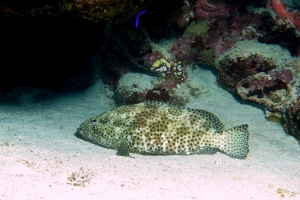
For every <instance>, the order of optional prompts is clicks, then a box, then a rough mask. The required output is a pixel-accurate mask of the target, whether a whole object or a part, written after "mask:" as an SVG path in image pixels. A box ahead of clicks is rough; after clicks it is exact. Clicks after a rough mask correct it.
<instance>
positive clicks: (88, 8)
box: [63, 0, 153, 23]
mask: <svg viewBox="0 0 300 200" xmlns="http://www.w3.org/2000/svg"><path fill="white" fill-rule="evenodd" d="M151 2H153V0H144V1H134V3H133V1H132V0H125V1H124V0H123V1H122V0H103V1H99V0H64V4H63V5H64V7H65V8H66V10H68V11H69V12H73V13H74V15H76V16H78V17H81V18H85V19H88V20H91V21H95V22H97V21H106V22H114V23H120V22H124V21H126V20H128V19H130V18H132V17H134V16H135V15H136V14H137V13H138V12H139V11H141V10H142V9H143V8H145V7H146V6H147V5H148V4H149V3H151Z"/></svg>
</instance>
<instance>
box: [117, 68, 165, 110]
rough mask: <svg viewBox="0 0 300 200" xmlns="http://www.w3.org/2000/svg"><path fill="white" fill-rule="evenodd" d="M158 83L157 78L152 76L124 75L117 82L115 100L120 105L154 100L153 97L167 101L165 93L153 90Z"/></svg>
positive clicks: (139, 74)
mask: <svg viewBox="0 0 300 200" xmlns="http://www.w3.org/2000/svg"><path fill="white" fill-rule="evenodd" d="M158 83H159V80H158V78H157V77H154V76H149V75H146V74H142V73H127V74H124V75H123V76H122V77H121V78H120V80H119V81H118V86H117V89H116V96H117V99H118V101H119V102H120V103H122V104H134V103H139V102H143V101H145V100H155V98H154V96H159V97H160V98H161V99H165V101H167V100H168V99H169V96H168V95H167V94H166V93H164V92H161V91H156V90H155V86H156V85H158ZM152 95H153V96H152ZM151 97H152V98H151Z"/></svg>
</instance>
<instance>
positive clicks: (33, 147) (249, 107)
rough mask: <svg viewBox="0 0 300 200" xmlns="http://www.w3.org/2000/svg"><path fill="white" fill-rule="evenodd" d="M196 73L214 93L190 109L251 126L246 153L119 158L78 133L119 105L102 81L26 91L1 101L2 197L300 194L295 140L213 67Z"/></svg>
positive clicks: (287, 196) (271, 196) (231, 123)
mask: <svg viewBox="0 0 300 200" xmlns="http://www.w3.org/2000/svg"><path fill="white" fill-rule="evenodd" d="M193 78H194V79H195V80H194V81H198V82H199V87H200V88H203V89H205V90H207V91H209V92H208V93H206V94H203V95H202V96H201V97H199V98H198V99H194V100H193V101H191V102H189V103H188V104H187V105H186V107H190V108H197V109H205V110H208V111H210V112H212V113H214V114H215V115H217V116H218V117H219V118H220V120H221V121H222V122H223V123H224V124H225V126H226V128H230V127H233V126H237V125H241V124H245V123H246V124H249V126H250V127H249V132H250V141H249V144H250V152H249V154H248V156H247V158H246V159H243V160H239V159H233V158H230V157H228V156H227V155H224V154H221V153H217V154H215V155H204V154H202V155H189V156H182V155H174V156H143V155H138V154H131V156H133V157H134V158H129V157H120V156H116V155H115V154H116V151H115V150H111V149H106V148H103V147H100V146H97V145H95V144H92V143H89V142H86V141H84V140H81V139H79V138H77V137H75V136H74V133H75V132H76V129H77V128H78V126H79V125H80V123H81V122H83V121H84V120H86V119H87V118H89V117H92V116H96V115H98V114H100V113H102V112H104V111H106V110H108V109H111V108H113V107H114V106H115V104H114V102H113V101H112V100H111V98H108V96H109V93H108V92H107V90H106V89H105V87H104V85H103V84H102V83H101V82H97V84H95V85H94V86H92V87H90V88H89V89H87V90H85V91H83V92H78V93H71V94H61V95H55V96H54V97H52V98H49V99H46V100H43V101H41V102H37V103H32V101H30V98H28V97H27V98H26V96H25V100H24V94H23V96H22V97H20V99H19V102H18V103H10V104H8V103H2V104H1V105H0V199H243V200H246V199H300V148H299V144H298V143H297V141H296V140H295V139H294V138H293V137H291V136H289V135H286V134H285V133H284V131H283V129H282V127H281V126H280V125H278V124H276V123H272V122H269V121H267V120H266V119H265V118H264V113H263V110H262V109H260V108H259V107H258V106H255V105H254V104H250V103H248V102H242V101H238V100H236V99H235V98H234V97H233V96H232V95H231V94H230V93H228V92H227V91H226V90H223V89H222V88H219V87H218V86H217V85H216V84H215V81H216V76H215V75H214V74H213V73H212V72H211V71H209V70H207V69H196V70H194V71H193ZM28 99H29V100H28ZM74 184H75V185H74ZM82 186H85V187H82Z"/></svg>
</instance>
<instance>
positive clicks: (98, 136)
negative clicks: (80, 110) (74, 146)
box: [77, 112, 124, 147]
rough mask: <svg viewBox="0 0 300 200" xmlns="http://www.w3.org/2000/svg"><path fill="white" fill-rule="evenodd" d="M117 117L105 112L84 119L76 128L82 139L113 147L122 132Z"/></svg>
mask: <svg viewBox="0 0 300 200" xmlns="http://www.w3.org/2000/svg"><path fill="white" fill-rule="evenodd" d="M119 121H120V120H119V119H118V118H117V119H115V118H113V116H112V115H111V114H110V113H109V112H107V113H103V114H101V115H99V116H97V117H93V118H90V119H87V120H86V121H84V122H83V123H82V124H81V125H80V127H79V128H78V129H77V134H78V135H80V136H81V137H82V138H83V139H85V140H88V141H91V142H93V143H96V144H98V145H101V146H105V147H114V146H115V145H116V144H117V143H118V142H119V141H120V139H121V136H122V133H123V132H124V131H123V129H122V127H121V124H123V123H122V122H121V123H119Z"/></svg>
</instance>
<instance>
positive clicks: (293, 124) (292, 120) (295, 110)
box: [284, 102, 300, 142]
mask: <svg viewBox="0 0 300 200" xmlns="http://www.w3.org/2000/svg"><path fill="white" fill-rule="evenodd" d="M285 114H286V119H287V124H286V125H285V126H284V128H285V132H286V133H289V134H291V135H293V136H294V137H295V138H297V140H298V141H299V142H300V126H299V125H300V117H299V116H300V102H295V103H291V104H290V105H288V106H287V108H286V113H285Z"/></svg>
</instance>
